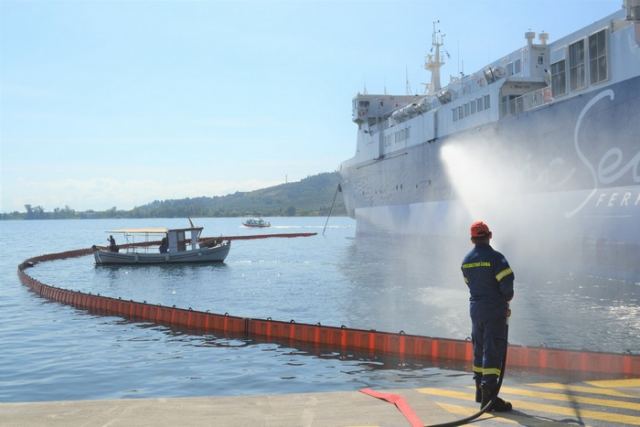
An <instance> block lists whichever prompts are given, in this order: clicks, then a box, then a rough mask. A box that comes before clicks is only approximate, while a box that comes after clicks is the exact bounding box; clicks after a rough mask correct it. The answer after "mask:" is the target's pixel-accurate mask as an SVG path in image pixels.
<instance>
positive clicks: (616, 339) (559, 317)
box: [339, 234, 640, 353]
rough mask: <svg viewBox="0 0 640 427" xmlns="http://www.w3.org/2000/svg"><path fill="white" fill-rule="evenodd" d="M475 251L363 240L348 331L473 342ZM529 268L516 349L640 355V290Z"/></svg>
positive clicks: (347, 270) (349, 254)
mask: <svg viewBox="0 0 640 427" xmlns="http://www.w3.org/2000/svg"><path fill="white" fill-rule="evenodd" d="M470 245H471V244H470V242H469V240H468V239H463V240H462V241H452V239H449V238H435V239H433V238H425V237H423V236H414V237H412V238H411V237H407V236H400V237H399V236H395V237H394V236H390V235H389V236H382V235H380V234H378V235H371V234H356V237H355V238H354V240H353V242H352V244H351V245H349V246H348V247H347V248H346V253H345V254H344V256H341V257H340V259H341V260H342V262H341V263H340V264H339V269H340V271H341V272H342V273H343V274H344V275H345V277H346V278H347V279H348V281H349V282H350V283H351V286H350V291H349V292H348V293H347V300H346V302H344V303H345V304H346V307H345V308H346V309H345V310H344V312H345V313H347V314H346V315H347V316H349V317H347V318H346V319H344V321H345V322H346V325H347V326H349V327H355V328H364V329H369V328H373V329H377V330H384V331H391V332H397V331H400V330H404V331H405V332H406V333H410V334H418V335H427V336H435V337H446V338H454V339H465V338H466V337H468V336H469V335H470V331H471V329H470V328H471V324H470V322H469V304H468V300H469V294H468V290H467V288H466V286H465V284H464V281H463V280H462V274H461V272H460V263H461V261H462V257H463V256H464V253H465V251H466V250H468V249H469V248H470ZM498 248H499V249H501V248H500V247H498ZM524 263H525V262H520V261H518V260H516V263H515V264H514V263H512V266H513V267H514V270H515V272H516V289H515V290H516V298H514V301H513V303H512V309H513V316H512V321H511V327H510V334H509V335H510V341H511V342H512V343H514V344H521V345H531V346H548V347H557V348H566V349H574V350H582V349H588V350H593V351H613V352H626V351H631V352H633V353H640V342H638V340H637V339H636V338H635V337H637V336H638V335H640V320H639V319H638V313H639V312H640V294H639V293H638V289H637V285H635V284H633V283H625V282H619V283H615V284H612V283H611V281H609V280H607V279H598V278H595V277H590V278H584V277H582V278H577V277H574V276H567V275H566V274H564V272H562V271H553V270H550V269H540V270H539V271H538V272H535V271H533V272H531V271H529V272H523V271H522V270H523V269H525V266H521V264H524ZM536 273H537V274H536ZM585 325H588V327H585Z"/></svg>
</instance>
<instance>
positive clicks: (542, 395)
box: [500, 387, 640, 415]
mask: <svg viewBox="0 0 640 427" xmlns="http://www.w3.org/2000/svg"><path fill="white" fill-rule="evenodd" d="M500 392H501V393H506V394H516V395H518V396H526V397H535V398H539V399H545V400H557V401H560V402H578V403H582V404H585V405H598V406H607V407H609V408H618V409H630V410H632V411H638V413H639V415H640V403H634V402H626V401H624V400H610V399H598V398H595V397H585V396H576V395H568V394H561V393H548V392H544V391H534V390H527V389H521V388H513V387H502V388H501V389H500Z"/></svg>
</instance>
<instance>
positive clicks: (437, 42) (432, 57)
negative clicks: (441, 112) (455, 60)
mask: <svg viewBox="0 0 640 427" xmlns="http://www.w3.org/2000/svg"><path fill="white" fill-rule="evenodd" d="M439 23H440V21H434V22H433V35H432V36H431V52H434V50H435V53H430V54H428V55H427V58H426V61H425V64H424V68H425V70H429V71H430V72H431V83H430V84H429V86H428V90H427V94H428V95H435V94H436V93H437V92H438V91H439V90H440V88H441V87H440V68H442V66H443V65H444V61H443V60H442V58H441V57H440V46H442V45H444V36H445V35H444V34H441V33H440V30H438V29H436V24H439ZM443 53H446V52H444V51H443Z"/></svg>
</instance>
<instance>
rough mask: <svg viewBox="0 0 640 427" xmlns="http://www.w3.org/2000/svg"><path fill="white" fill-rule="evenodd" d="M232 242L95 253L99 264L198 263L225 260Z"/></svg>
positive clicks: (99, 251)
mask: <svg viewBox="0 0 640 427" xmlns="http://www.w3.org/2000/svg"><path fill="white" fill-rule="evenodd" d="M230 248H231V243H223V244H222V245H219V246H215V247H213V248H200V249H195V250H190V251H182V252H176V253H133V252H131V253H119V252H109V251H104V250H96V251H95V252H94V253H93V256H94V258H95V261H96V264H97V265H140V264H143V265H147V264H196V263H214V262H223V261H224V260H225V258H226V257H227V255H228V254H229V250H230Z"/></svg>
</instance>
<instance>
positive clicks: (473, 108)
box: [469, 101, 476, 114]
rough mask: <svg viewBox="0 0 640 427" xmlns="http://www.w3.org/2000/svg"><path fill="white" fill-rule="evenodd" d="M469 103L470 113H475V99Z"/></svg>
mask: <svg viewBox="0 0 640 427" xmlns="http://www.w3.org/2000/svg"><path fill="white" fill-rule="evenodd" d="M469 104H470V106H471V114H475V112H476V101H471V102H470V103H469Z"/></svg>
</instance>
